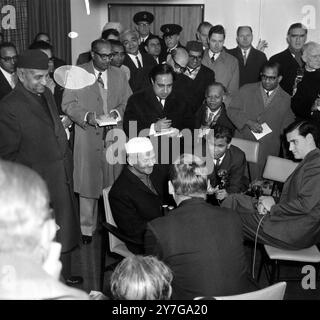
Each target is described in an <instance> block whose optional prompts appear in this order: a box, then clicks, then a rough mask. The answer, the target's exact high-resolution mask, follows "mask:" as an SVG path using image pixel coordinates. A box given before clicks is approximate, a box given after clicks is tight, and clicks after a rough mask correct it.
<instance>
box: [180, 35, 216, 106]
mask: <svg viewBox="0 0 320 320" xmlns="http://www.w3.org/2000/svg"><path fill="white" fill-rule="evenodd" d="M186 50H187V52H188V54H189V60H188V65H187V70H186V71H185V73H184V74H185V75H186V76H188V77H189V78H190V79H191V80H192V91H193V92H192V94H193V95H194V99H195V103H194V110H193V112H196V111H198V109H199V108H200V106H201V105H202V103H203V101H204V98H205V92H206V89H207V87H208V85H209V84H210V83H212V82H214V80H215V75H214V71H213V70H211V69H209V68H207V67H206V66H204V65H203V64H201V61H202V57H203V52H204V50H203V48H202V43H201V42H199V41H188V42H187V45H186Z"/></svg>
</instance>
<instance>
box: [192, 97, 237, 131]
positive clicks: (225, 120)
mask: <svg viewBox="0 0 320 320" xmlns="http://www.w3.org/2000/svg"><path fill="white" fill-rule="evenodd" d="M206 114H207V105H206V103H203V104H202V106H201V107H200V108H199V110H198V111H197V113H196V114H195V118H196V124H195V128H196V129H199V128H200V127H201V125H204V124H205V118H206ZM216 125H219V126H224V127H227V128H229V129H230V130H231V131H232V132H234V130H235V129H236V127H235V126H234V125H233V123H232V122H231V120H230V119H229V117H228V115H227V111H226V107H225V105H224V103H222V106H221V112H220V115H219V117H218V119H217V121H216V123H215V124H213V123H212V124H211V125H210V128H211V129H213V128H214V126H216Z"/></svg>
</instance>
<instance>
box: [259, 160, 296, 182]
mask: <svg viewBox="0 0 320 320" xmlns="http://www.w3.org/2000/svg"><path fill="white" fill-rule="evenodd" d="M298 164H299V163H298V162H294V161H292V160H288V159H283V158H279V157H274V156H268V159H267V162H266V165H265V167H264V171H263V175H262V176H263V178H264V179H268V180H273V181H277V182H282V183H283V182H285V181H286V180H287V178H288V177H289V176H290V174H291V173H292V172H293V171H294V170H295V168H296V167H297V165H298Z"/></svg>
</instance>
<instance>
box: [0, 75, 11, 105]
mask: <svg viewBox="0 0 320 320" xmlns="http://www.w3.org/2000/svg"><path fill="white" fill-rule="evenodd" d="M11 91H12V88H11V86H10V84H9V82H8V81H7V79H6V77H5V76H4V75H3V73H2V72H1V71H0V100H1V99H2V98H3V97H4V96H6V95H7V94H8V93H10V92H11Z"/></svg>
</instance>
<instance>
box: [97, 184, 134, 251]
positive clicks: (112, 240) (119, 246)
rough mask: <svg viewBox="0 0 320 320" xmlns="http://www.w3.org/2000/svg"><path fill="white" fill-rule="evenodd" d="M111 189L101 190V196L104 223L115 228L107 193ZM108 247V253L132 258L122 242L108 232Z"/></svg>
mask: <svg viewBox="0 0 320 320" xmlns="http://www.w3.org/2000/svg"><path fill="white" fill-rule="evenodd" d="M110 189H111V187H107V188H105V189H103V191H102V194H103V202H104V211H105V215H106V221H107V222H108V223H110V224H111V225H113V226H115V227H117V225H116V223H115V222H114V219H113V216H112V212H111V208H110V203H109V192H110ZM109 247H110V252H115V253H117V254H120V255H121V256H123V257H130V256H133V253H132V252H131V251H129V249H128V248H127V246H126V245H125V243H124V242H123V241H121V240H120V239H119V238H117V237H116V236H114V235H113V234H112V233H111V232H109Z"/></svg>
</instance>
